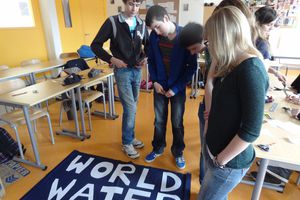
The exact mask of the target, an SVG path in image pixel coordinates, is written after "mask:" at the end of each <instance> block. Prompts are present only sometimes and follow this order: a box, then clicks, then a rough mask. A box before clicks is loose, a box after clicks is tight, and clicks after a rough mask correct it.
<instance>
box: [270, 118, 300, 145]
mask: <svg viewBox="0 0 300 200" xmlns="http://www.w3.org/2000/svg"><path fill="white" fill-rule="evenodd" d="M268 123H269V124H270V125H272V126H276V127H278V128H281V129H283V130H284V131H286V132H287V137H288V139H289V141H290V142H291V143H293V144H300V126H299V125H297V124H294V123H292V122H282V121H279V120H269V121H268Z"/></svg>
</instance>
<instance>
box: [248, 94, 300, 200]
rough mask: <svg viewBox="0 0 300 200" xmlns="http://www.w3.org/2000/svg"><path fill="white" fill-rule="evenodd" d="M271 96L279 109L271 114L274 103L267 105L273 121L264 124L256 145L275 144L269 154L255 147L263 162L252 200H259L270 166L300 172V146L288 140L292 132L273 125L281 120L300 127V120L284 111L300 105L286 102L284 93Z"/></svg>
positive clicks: (267, 110) (266, 109)
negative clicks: (275, 121) (284, 108)
mask: <svg viewBox="0 0 300 200" xmlns="http://www.w3.org/2000/svg"><path fill="white" fill-rule="evenodd" d="M271 95H272V96H273V98H274V99H275V101H274V103H278V105H277V108H276V110H275V111H274V112H270V107H271V106H272V103H270V104H266V107H265V111H266V112H267V113H268V114H269V115H270V116H271V117H272V119H271V120H269V121H268V122H267V123H264V124H263V127H262V132H261V135H260V137H259V138H258V139H257V140H256V141H255V143H254V145H257V144H271V143H275V144H274V145H272V146H271V147H270V151H269V152H264V151H262V150H260V149H259V148H257V147H255V152H256V157H257V158H261V162H260V166H259V169H258V174H257V178H256V182H255V185H254V190H253V192H252V198H251V199H252V200H257V199H259V196H260V192H261V189H262V187H263V182H264V181H263V180H264V178H265V174H266V169H267V166H268V165H272V166H280V167H284V168H287V169H291V170H297V171H300V159H299V158H300V144H294V143H292V142H290V140H289V139H288V138H289V137H291V136H292V133H290V132H289V131H292V130H289V131H285V130H284V129H282V128H280V127H278V126H274V123H272V121H273V122H274V120H279V121H280V122H292V123H293V124H295V125H296V126H300V121H299V120H296V119H293V118H291V117H290V116H289V114H288V113H286V112H285V111H284V110H283V109H282V107H283V106H286V107H290V108H299V105H298V106H297V105H294V104H290V103H288V102H286V101H285V95H284V93H283V91H273V92H272V93H271Z"/></svg>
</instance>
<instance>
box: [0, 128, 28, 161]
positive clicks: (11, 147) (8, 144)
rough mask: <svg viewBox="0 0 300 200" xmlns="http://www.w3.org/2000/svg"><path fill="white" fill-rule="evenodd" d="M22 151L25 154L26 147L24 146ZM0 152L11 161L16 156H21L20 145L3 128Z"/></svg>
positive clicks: (0, 137)
mask: <svg viewBox="0 0 300 200" xmlns="http://www.w3.org/2000/svg"><path fill="white" fill-rule="evenodd" d="M22 149H23V152H25V148H24V145H22ZM0 152H1V153H2V154H3V155H4V156H6V157H8V158H9V159H11V158H13V157H14V156H16V155H20V153H19V147H18V143H17V142H16V141H15V139H14V138H12V137H11V136H10V134H9V133H8V132H7V131H6V130H5V129H4V128H2V127H0Z"/></svg>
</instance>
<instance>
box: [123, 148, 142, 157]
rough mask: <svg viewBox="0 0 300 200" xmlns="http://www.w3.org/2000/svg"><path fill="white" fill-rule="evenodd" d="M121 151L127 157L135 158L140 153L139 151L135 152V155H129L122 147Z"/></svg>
mask: <svg viewBox="0 0 300 200" xmlns="http://www.w3.org/2000/svg"><path fill="white" fill-rule="evenodd" d="M122 151H123V152H124V153H125V154H126V156H127V157H129V158H131V159H137V158H138V157H140V154H139V153H137V154H136V155H132V156H131V155H129V154H128V153H127V152H126V151H125V149H123V148H122Z"/></svg>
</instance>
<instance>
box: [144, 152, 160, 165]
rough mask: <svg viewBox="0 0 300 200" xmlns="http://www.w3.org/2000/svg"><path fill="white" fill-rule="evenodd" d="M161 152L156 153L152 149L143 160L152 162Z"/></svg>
mask: <svg viewBox="0 0 300 200" xmlns="http://www.w3.org/2000/svg"><path fill="white" fill-rule="evenodd" d="M160 155H161V154H157V153H155V152H154V151H152V152H151V153H149V154H148V155H147V156H146V158H145V161H146V162H147V163H151V162H153V161H154V160H155V159H156V158H157V157H159V156H160Z"/></svg>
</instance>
